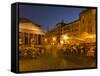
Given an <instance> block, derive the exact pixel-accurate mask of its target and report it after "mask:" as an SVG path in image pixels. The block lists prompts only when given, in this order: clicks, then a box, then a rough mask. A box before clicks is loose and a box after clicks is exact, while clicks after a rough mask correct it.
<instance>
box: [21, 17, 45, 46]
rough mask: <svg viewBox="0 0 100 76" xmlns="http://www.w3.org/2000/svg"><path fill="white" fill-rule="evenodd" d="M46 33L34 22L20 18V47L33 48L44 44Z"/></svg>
mask: <svg viewBox="0 0 100 76" xmlns="http://www.w3.org/2000/svg"><path fill="white" fill-rule="evenodd" d="M44 35H45V32H44V31H43V30H42V28H41V27H40V26H39V25H38V24H35V23H33V22H32V21H30V20H28V19H25V18H20V20H19V45H20V46H23V47H32V46H33V45H41V44H43V43H44Z"/></svg>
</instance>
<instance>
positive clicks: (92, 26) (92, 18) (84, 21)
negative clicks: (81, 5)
mask: <svg viewBox="0 0 100 76" xmlns="http://www.w3.org/2000/svg"><path fill="white" fill-rule="evenodd" d="M62 35H67V36H68V37H69V38H73V39H74V38H78V39H82V36H83V37H84V38H85V37H86V35H88V36H87V37H89V38H93V36H94V37H95V35H96V9H86V10H85V11H83V12H81V13H80V15H79V19H78V20H75V21H73V22H70V23H67V24H66V23H63V22H61V23H58V24H56V27H55V28H54V29H52V30H49V31H48V32H47V33H46V38H47V41H48V43H49V44H50V43H52V42H53V41H52V37H56V42H55V44H59V43H63V41H62V39H61V36H62ZM89 40H90V39H89ZM89 40H88V41H89ZM92 41H93V40H92ZM94 41H95V40H94Z"/></svg>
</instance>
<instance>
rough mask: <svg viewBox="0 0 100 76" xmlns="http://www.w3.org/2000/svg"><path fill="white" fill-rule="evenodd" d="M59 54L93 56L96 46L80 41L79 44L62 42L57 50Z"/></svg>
mask: <svg viewBox="0 0 100 76" xmlns="http://www.w3.org/2000/svg"><path fill="white" fill-rule="evenodd" d="M59 54H62V55H65V56H91V57H95V54H96V47H95V45H94V44H92V43H91V44H86V43H82V44H79V45H70V44H64V45H63V46H62V48H61V49H60V50H59Z"/></svg>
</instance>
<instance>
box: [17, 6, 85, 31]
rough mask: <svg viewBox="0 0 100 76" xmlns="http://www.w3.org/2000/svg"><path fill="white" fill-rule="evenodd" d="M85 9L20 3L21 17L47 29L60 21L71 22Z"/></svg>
mask: <svg viewBox="0 0 100 76" xmlns="http://www.w3.org/2000/svg"><path fill="white" fill-rule="evenodd" d="M85 9H86V8H76V7H54V6H34V5H19V17H20V18H27V19H29V20H31V21H32V22H33V23H34V22H35V23H37V24H39V25H41V27H42V28H43V29H44V30H46V31H47V30H48V29H50V28H53V27H55V26H56V24H57V23H59V22H62V21H63V22H64V23H70V22H72V21H74V20H77V19H79V14H80V12H82V11H84V10H85Z"/></svg>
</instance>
